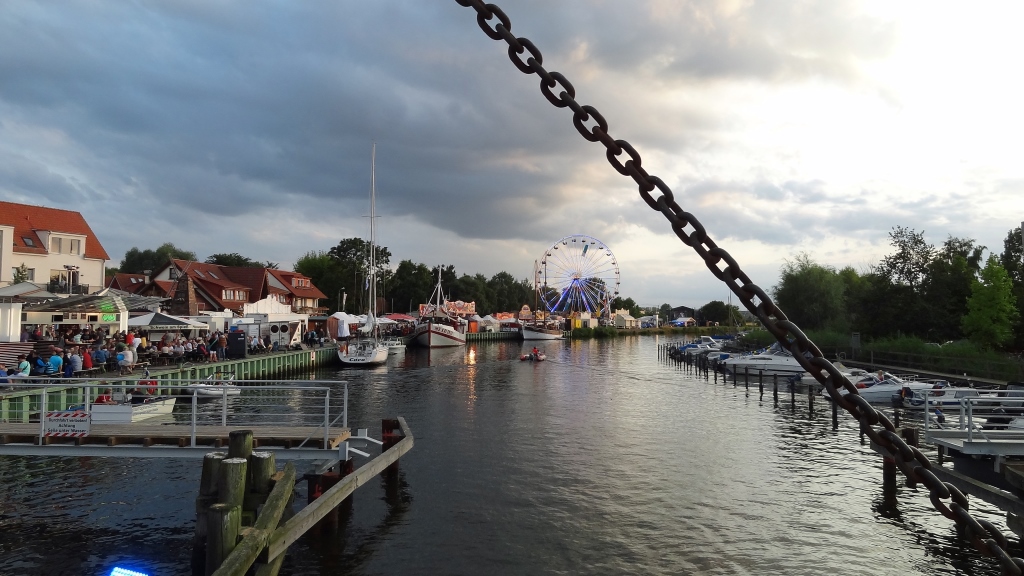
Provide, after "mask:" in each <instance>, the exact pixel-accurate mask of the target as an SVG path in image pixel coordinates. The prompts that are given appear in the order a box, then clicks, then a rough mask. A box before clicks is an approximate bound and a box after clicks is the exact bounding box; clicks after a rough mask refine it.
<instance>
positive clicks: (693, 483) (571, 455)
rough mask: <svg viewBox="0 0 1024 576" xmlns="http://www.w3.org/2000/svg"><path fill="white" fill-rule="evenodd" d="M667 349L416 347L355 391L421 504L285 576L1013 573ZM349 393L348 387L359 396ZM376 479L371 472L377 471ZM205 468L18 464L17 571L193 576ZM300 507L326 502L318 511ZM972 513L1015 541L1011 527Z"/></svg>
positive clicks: (309, 553) (346, 374)
mask: <svg viewBox="0 0 1024 576" xmlns="http://www.w3.org/2000/svg"><path fill="white" fill-rule="evenodd" d="M656 345H657V340H656V339H654V338H650V337H635V338H624V339H616V340H612V341H584V342H557V343H547V344H543V345H541V347H542V348H543V349H544V350H545V351H546V352H547V354H548V361H546V362H541V363H536V364H534V363H529V362H520V361H518V356H519V354H520V353H522V351H523V350H524V349H528V348H529V346H527V345H524V344H522V343H519V342H495V343H483V344H478V345H471V346H470V347H468V348H467V349H465V350H462V349H458V350H434V351H426V350H415V349H410V350H408V351H407V353H406V354H405V355H404V356H399V357H396V358H392V359H390V360H389V362H391V364H390V365H389V366H388V367H387V368H386V369H383V368H381V369H376V370H363V371H358V370H340V371H338V370H331V371H328V372H321V373H319V374H318V375H317V378H325V379H334V380H339V381H340V380H342V379H344V380H347V381H348V382H349V383H350V401H351V407H350V423H351V424H352V426H353V427H367V428H370V430H371V434H373V435H374V436H378V435H379V430H380V419H381V418H385V417H393V416H396V415H401V416H404V417H405V418H406V420H407V421H408V423H409V426H410V427H411V428H412V430H413V433H414V435H415V436H416V445H415V447H414V448H413V450H412V451H411V452H410V453H409V454H407V455H406V456H405V457H404V458H403V459H402V461H401V487H400V490H399V491H398V493H397V494H395V493H390V494H387V493H385V489H384V485H383V482H381V481H373V482H370V483H369V484H368V485H366V486H363V487H361V488H360V489H359V490H358V491H357V492H356V494H355V497H354V500H353V505H352V509H351V512H350V513H349V514H347V515H346V516H344V524H343V526H342V527H341V529H340V530H339V531H338V532H336V533H333V534H321V535H320V536H318V537H316V538H307V539H306V540H304V541H302V542H300V544H299V545H297V546H295V547H293V548H292V550H291V551H290V553H289V557H288V560H287V561H286V563H285V568H284V570H283V572H282V573H284V574H298V575H315V574H325V575H326V574H331V575H334V574H345V575H348V574H352V575H370V574H538V573H543V574H829V573H832V574H864V575H868V574H870V575H875V574H978V575H981V574H985V575H988V574H992V575H995V574H998V573H999V571H998V569H997V567H996V565H995V563H994V562H993V561H992V560H990V559H986V558H983V557H981V556H980V554H978V553H977V552H975V551H974V550H973V548H971V547H970V546H969V545H962V544H961V542H960V541H959V540H958V539H957V537H956V535H955V531H954V528H953V525H952V523H950V522H949V521H947V520H945V519H944V518H942V517H941V516H939V515H938V514H937V513H936V512H934V511H933V510H932V509H931V506H930V504H929V502H928V499H927V496H926V495H925V494H924V493H922V492H919V491H917V490H913V489H909V488H906V487H904V486H903V485H902V480H901V481H900V488H899V498H900V506H899V508H898V509H897V510H886V509H885V507H884V506H883V504H882V489H881V465H880V461H879V458H878V456H877V455H875V454H874V453H873V452H871V451H870V449H869V448H868V447H866V446H861V445H860V443H859V441H858V433H857V429H856V426H855V425H854V424H853V422H852V421H851V420H850V419H849V418H848V417H844V418H843V419H842V422H841V427H840V430H838V431H833V430H832V429H831V415H830V412H829V410H828V406H827V405H826V404H825V403H823V402H817V403H816V404H815V407H814V408H815V410H814V411H813V412H812V411H811V410H809V408H808V405H807V401H806V398H805V397H803V396H802V395H798V396H797V399H796V403H795V404H791V403H790V399H789V396H788V395H787V394H784V395H782V396H781V403H780V406H779V407H775V406H774V405H773V402H772V395H771V391H770V390H769V391H767V393H766V395H765V399H764V400H763V401H761V400H759V399H758V394H757V390H756V388H754V389H752V390H751V391H750V392H749V394H748V393H747V392H746V391H745V390H744V389H743V387H742V385H741V386H740V387H734V386H733V385H732V384H728V385H723V384H722V383H721V382H720V383H718V384H717V385H716V384H713V383H710V382H705V381H703V380H696V379H693V378H691V377H688V376H687V375H685V374H684V373H682V372H681V371H679V370H677V369H675V368H673V367H672V366H671V365H668V364H663V363H660V362H659V361H658V359H657V353H656ZM339 390H340V385H339ZM360 464H361V462H360V461H359V460H357V465H360ZM198 473H199V466H198V462H194V461H175V460H169V461H164V460H122V459H105V458H62V459H43V458H21V457H19V458H3V459H0V483H2V486H3V488H2V492H0V574H3V575H6V574H11V575H14V574H46V575H63V574H67V575H72V574H74V575H83V574H95V575H101V574H102V575H106V574H108V573H109V572H110V570H111V568H112V567H113V566H115V565H122V566H132V567H135V568H137V569H140V570H143V571H146V572H148V573H150V574H153V575H154V576H156V575H160V576H163V575H169V574H188V573H189V556H190V548H191V538H192V530H193V521H194V504H193V501H194V498H195V493H196V489H197V487H198ZM297 501H301V502H305V498H304V495H303V496H302V497H301V498H297ZM972 511H973V512H974V513H976V514H978V515H979V517H982V518H985V519H987V520H989V521H991V522H994V523H995V524H996V525H997V526H1000V527H1001V528H1004V529H1005V526H1004V523H1003V518H1002V513H1000V512H999V511H998V510H996V509H994V508H990V507H987V506H986V505H985V504H984V503H982V502H980V501H976V500H972Z"/></svg>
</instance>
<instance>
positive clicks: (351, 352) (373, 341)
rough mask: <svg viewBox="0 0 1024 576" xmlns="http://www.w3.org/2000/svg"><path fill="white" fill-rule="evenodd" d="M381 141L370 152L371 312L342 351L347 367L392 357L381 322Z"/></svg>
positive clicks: (340, 351)
mask: <svg viewBox="0 0 1024 576" xmlns="http://www.w3.org/2000/svg"><path fill="white" fill-rule="evenodd" d="M376 160H377V144H376V143H374V145H373V150H372V152H371V154H370V262H369V264H370V265H369V277H368V278H367V284H368V288H369V296H370V302H369V312H367V313H366V324H365V325H364V326H363V327H362V328H360V329H359V330H358V334H359V336H358V337H357V339H356V340H355V341H353V342H349V343H348V346H345V347H343V348H341V349H339V350H338V359H339V360H341V363H342V364H345V365H347V366H377V365H380V364H384V363H385V362H387V360H388V347H387V346H385V345H384V343H382V342H381V340H380V325H379V324H378V322H377V318H376V316H377V224H376V223H377V204H376V202H377V176H376Z"/></svg>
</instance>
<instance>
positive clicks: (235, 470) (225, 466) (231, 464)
mask: <svg viewBox="0 0 1024 576" xmlns="http://www.w3.org/2000/svg"><path fill="white" fill-rule="evenodd" d="M247 464H248V462H247V461H246V460H245V458H226V459H225V460H224V461H222V462H221V463H220V478H219V479H218V481H217V501H218V502H219V503H222V504H228V505H229V506H238V507H239V508H241V506H242V502H244V501H245V473H246V470H247Z"/></svg>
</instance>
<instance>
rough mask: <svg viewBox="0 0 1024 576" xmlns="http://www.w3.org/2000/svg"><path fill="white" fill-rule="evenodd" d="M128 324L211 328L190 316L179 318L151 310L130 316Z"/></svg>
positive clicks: (177, 328) (153, 326) (171, 329)
mask: <svg viewBox="0 0 1024 576" xmlns="http://www.w3.org/2000/svg"><path fill="white" fill-rule="evenodd" d="M128 326H129V327H130V328H145V329H147V330H168V331H173V330H206V329H208V328H209V326H207V325H206V324H204V323H202V322H196V321H195V320H189V319H188V318H179V317H177V316H171V315H170V314H162V313H160V312H151V313H149V314H144V315H142V316H136V317H134V318H129V319H128Z"/></svg>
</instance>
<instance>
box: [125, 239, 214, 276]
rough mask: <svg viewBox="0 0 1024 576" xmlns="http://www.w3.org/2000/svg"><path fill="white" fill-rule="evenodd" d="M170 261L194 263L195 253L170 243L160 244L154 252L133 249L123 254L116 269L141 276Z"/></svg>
mask: <svg viewBox="0 0 1024 576" xmlns="http://www.w3.org/2000/svg"><path fill="white" fill-rule="evenodd" d="M172 259H175V260H188V261H194V260H195V259H196V253H195V252H189V251H188V250H182V249H180V248H177V247H175V245H174V244H171V243H170V242H165V243H164V244H161V245H160V247H159V248H157V249H156V250H139V249H138V248H134V247H133V248H131V249H129V250H128V251H127V252H125V253H124V259H123V260H121V265H120V266H118V269H119V271H120V272H123V273H125V274H142V273H144V272H145V271H146V270H157V269H159V268H162V267H163V266H164V265H165V264H167V262H169V261H170V260H172Z"/></svg>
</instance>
